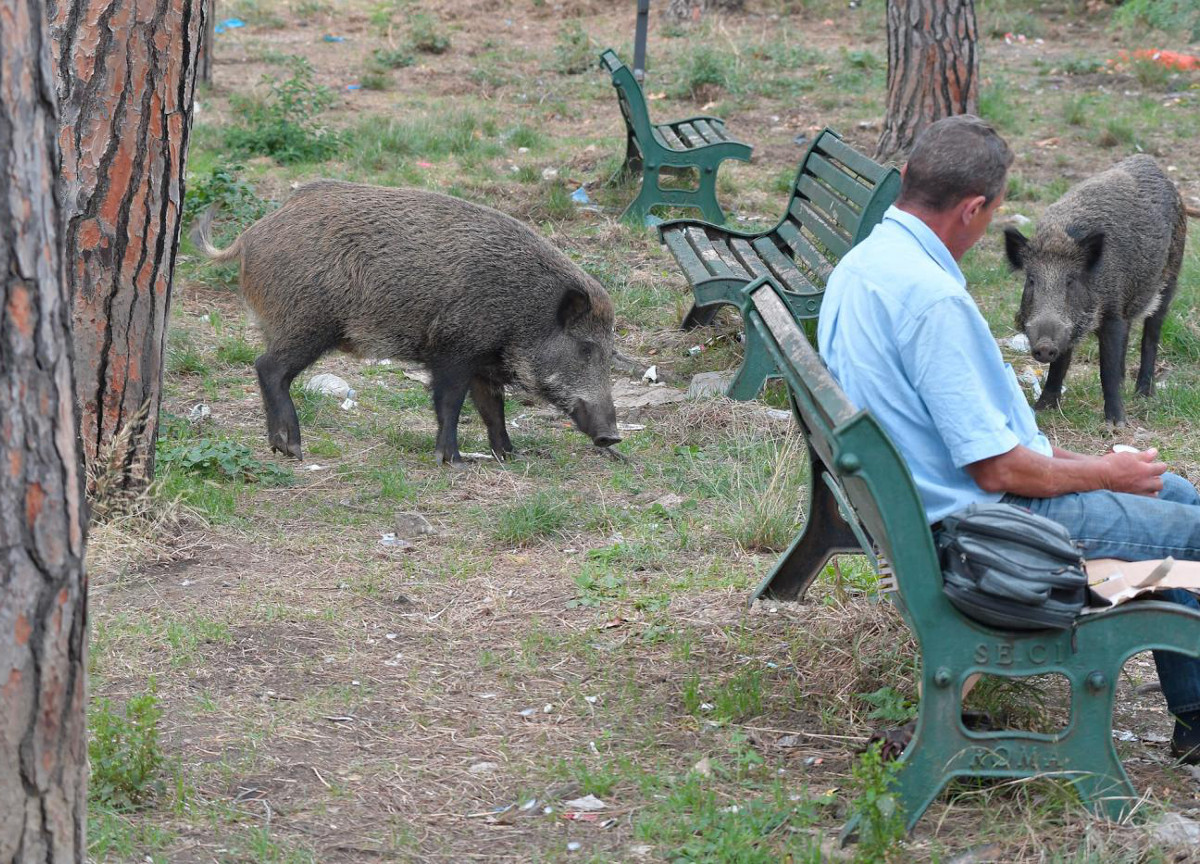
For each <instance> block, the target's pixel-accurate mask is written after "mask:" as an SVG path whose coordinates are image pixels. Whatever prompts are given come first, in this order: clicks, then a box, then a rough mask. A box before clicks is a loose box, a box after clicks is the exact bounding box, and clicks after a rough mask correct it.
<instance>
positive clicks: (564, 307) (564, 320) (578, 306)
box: [558, 288, 592, 328]
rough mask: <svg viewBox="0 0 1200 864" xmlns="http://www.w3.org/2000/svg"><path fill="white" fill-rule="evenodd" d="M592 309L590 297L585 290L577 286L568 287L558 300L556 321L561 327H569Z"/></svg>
mask: <svg viewBox="0 0 1200 864" xmlns="http://www.w3.org/2000/svg"><path fill="white" fill-rule="evenodd" d="M590 311H592V298H591V297H589V296H588V295H587V292H586V291H581V290H580V289H578V288H568V289H567V290H566V293H564V294H563V296H562V300H560V301H559V302H558V323H559V326H561V327H564V328H565V327H569V326H571V325H572V324H574V323H575V322H576V321H578V320H579V319H580V318H582V317H583V316H584V315H587V314H588V313H589V312H590Z"/></svg>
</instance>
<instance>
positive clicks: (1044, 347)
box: [1033, 339, 1062, 363]
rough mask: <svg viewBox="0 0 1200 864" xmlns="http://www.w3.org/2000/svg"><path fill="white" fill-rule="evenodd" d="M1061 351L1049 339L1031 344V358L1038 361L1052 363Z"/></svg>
mask: <svg viewBox="0 0 1200 864" xmlns="http://www.w3.org/2000/svg"><path fill="white" fill-rule="evenodd" d="M1061 353H1062V352H1061V351H1059V350H1058V346H1057V345H1055V344H1054V343H1053V342H1051V341H1050V340H1048V339H1046V340H1043V341H1041V342H1039V343H1037V344H1036V345H1034V346H1033V359H1034V360H1036V361H1038V362H1039V363H1053V362H1054V361H1055V360H1057V359H1058V355H1059V354H1061Z"/></svg>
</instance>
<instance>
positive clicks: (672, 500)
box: [650, 492, 683, 510]
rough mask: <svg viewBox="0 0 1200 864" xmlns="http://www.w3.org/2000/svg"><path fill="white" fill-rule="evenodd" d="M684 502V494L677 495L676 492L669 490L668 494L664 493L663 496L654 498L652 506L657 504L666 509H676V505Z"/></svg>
mask: <svg viewBox="0 0 1200 864" xmlns="http://www.w3.org/2000/svg"><path fill="white" fill-rule="evenodd" d="M682 503H683V496H682V495H676V494H675V493H674V492H668V493H667V494H666V495H663V496H662V497H661V498H656V499H654V501H653V502H652V503H651V505H650V506H651V507H653V506H654V505H655V504H657V505H658V506H659V507H661V508H663V509H664V510H674V509H675V508H676V507H678V506H679V505H680V504H682Z"/></svg>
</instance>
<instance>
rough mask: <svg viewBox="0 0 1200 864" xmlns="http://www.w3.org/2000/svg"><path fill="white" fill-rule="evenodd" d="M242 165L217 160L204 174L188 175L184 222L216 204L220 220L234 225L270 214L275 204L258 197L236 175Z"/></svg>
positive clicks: (242, 224)
mask: <svg viewBox="0 0 1200 864" xmlns="http://www.w3.org/2000/svg"><path fill="white" fill-rule="evenodd" d="M241 171H242V166H241V165H239V164H237V163H236V162H219V163H217V164H216V165H214V166H213V167H212V168H210V169H209V171H208V172H207V173H205V174H199V175H196V176H193V177H189V178H188V187H187V193H186V194H185V195H184V197H183V217H184V221H185V222H187V221H191V220H192V219H195V218H196V217H197V216H199V215H200V214H201V213H203V212H204V211H205V210H207V209H208V208H209V207H212V206H214V205H215V206H216V207H217V209H218V210H219V211H220V213H221V216H222V218H223V219H226V220H229V221H231V222H233V223H235V224H236V225H238V226H245V225H249V224H250V223H251V222H255V221H257V220H259V219H261V218H262V217H263V216H266V215H267V214H268V213H270V212H271V211H272V210H273V209H274V207H275V205H274V203H273V202H271V201H267V200H265V199H263V198H260V197H259V196H258V193H257V192H255V191H254V187H253V186H251V185H250V184H249V183H247V182H246V181H245V180H243V179H242V178H241V177H240V176H239V175H240V173H241Z"/></svg>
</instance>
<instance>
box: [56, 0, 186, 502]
mask: <svg viewBox="0 0 1200 864" xmlns="http://www.w3.org/2000/svg"><path fill="white" fill-rule="evenodd" d="M50 2H51V3H57V4H58V5H56V6H52V8H51V32H52V34H53V36H54V41H55V48H56V50H57V56H58V79H59V102H60V105H61V106H62V127H61V134H60V136H59V143H60V145H61V147H62V155H63V167H62V186H61V189H62V201H63V207H64V209H65V211H66V212H65V217H66V220H67V222H66V233H65V237H64V244H63V251H64V256H65V260H66V261H67V262H68V266H67V282H68V285H69V287H70V289H71V292H72V295H73V297H74V300H75V353H76V358H77V360H78V365H77V370H78V372H77V392H78V397H79V404H80V407H81V412H82V413H81V417H80V421H81V427H82V441H83V453H84V458H85V460H86V462H87V465H88V468H89V487H92V491H94V485H93V484H94V481H95V479H96V477H97V475H99V474H105V473H109V474H111V473H116V475H117V476H116V477H115V478H113V477H111V476H110V477H109V478H108V480H109V485H110V486H111V487H113V488H119V489H125V490H137V489H140V488H142V487H143V486H144V485H146V484H147V483H148V482H149V480H150V479H151V477H152V476H153V470H154V443H155V439H156V438H157V435H158V406H159V402H160V400H161V398H162V374H163V360H164V354H165V351H164V349H165V347H166V322H167V313H168V311H169V309H170V300H171V278H172V275H173V273H174V270H175V252H176V249H177V248H178V245H179V230H180V224H179V220H180V214H181V212H182V209H183V166H184V160H185V158H186V156H187V148H188V138H189V134H190V132H191V120H192V103H193V94H194V90H195V84H196V66H197V62H196V61H197V53H198V51H199V47H200V34H201V33H202V32H203V31H204V22H205V18H206V2H205V0H50ZM126 425H130V426H131V428H130V429H129V430H127V432H128V434H127V435H119V433H121V432H122V428H123V427H124V426H126ZM113 449H116V450H118V451H119V452H109V451H112V450H113Z"/></svg>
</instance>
